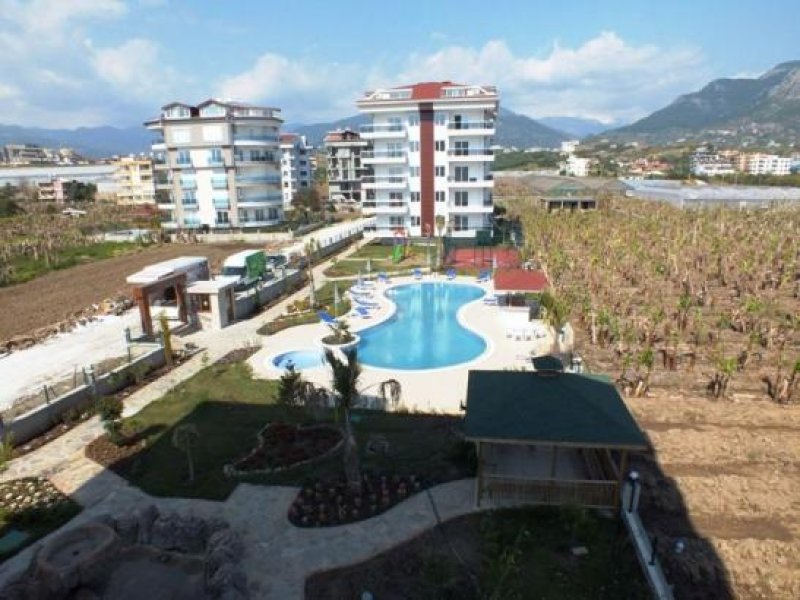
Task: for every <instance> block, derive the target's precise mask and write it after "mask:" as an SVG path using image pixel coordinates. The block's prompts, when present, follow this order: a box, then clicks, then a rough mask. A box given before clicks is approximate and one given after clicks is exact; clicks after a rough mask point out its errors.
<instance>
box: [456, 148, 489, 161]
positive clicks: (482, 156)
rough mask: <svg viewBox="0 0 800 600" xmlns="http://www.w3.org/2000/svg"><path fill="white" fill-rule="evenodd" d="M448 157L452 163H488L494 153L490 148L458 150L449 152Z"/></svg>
mask: <svg viewBox="0 0 800 600" xmlns="http://www.w3.org/2000/svg"><path fill="white" fill-rule="evenodd" d="M447 156H448V157H449V158H450V160H451V161H452V162H488V161H490V160H492V159H493V158H494V153H493V152H492V151H491V150H489V149H488V148H456V149H455V150H448V151H447Z"/></svg>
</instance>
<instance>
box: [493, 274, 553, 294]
mask: <svg viewBox="0 0 800 600" xmlns="http://www.w3.org/2000/svg"><path fill="white" fill-rule="evenodd" d="M549 285H550V282H549V281H547V276H546V275H545V274H544V273H543V272H542V271H527V270H525V269H498V270H496V271H495V272H494V289H495V291H497V292H541V291H543V290H544V289H545V288H547V287H548V286H549Z"/></svg>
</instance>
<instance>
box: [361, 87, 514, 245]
mask: <svg viewBox="0 0 800 600" xmlns="http://www.w3.org/2000/svg"><path fill="white" fill-rule="evenodd" d="M498 98H499V97H498V93H497V89H496V88H494V87H492V86H480V85H461V84H457V83H452V82H449V81H441V82H427V83H417V84H415V85H409V86H402V87H397V88H390V89H380V90H373V91H370V92H367V93H366V94H365V95H364V96H363V97H362V98H361V99H360V100H358V102H357V105H358V108H359V110H360V111H361V112H362V113H364V114H366V115H369V116H370V117H371V118H372V122H371V123H370V124H368V125H364V126H362V128H361V135H362V137H363V138H364V139H366V140H369V141H371V142H372V144H373V149H372V150H371V151H368V152H366V153H364V154H362V157H363V160H364V163H365V164H368V165H371V166H372V168H373V171H374V175H372V176H368V177H365V178H364V179H363V180H362V188H363V191H364V198H363V200H362V207H363V209H364V212H365V213H367V214H369V213H373V214H374V215H375V217H376V229H377V232H378V235H379V236H383V237H391V236H392V235H393V234H394V232H396V231H397V230H399V229H402V230H404V231H405V232H406V233H407V234H408V235H409V236H412V237H420V236H423V237H428V236H431V235H433V236H436V235H439V231H438V230H437V228H436V217H437V216H438V215H442V216H443V217H444V219H445V223H446V228H447V231H448V232H449V234H450V235H452V236H454V237H475V236H476V232H478V231H481V230H489V229H490V228H491V220H490V219H491V215H492V210H493V207H494V205H493V202H492V189H493V187H494V181H493V180H492V160H493V156H492V151H491V150H490V149H489V148H490V146H491V145H492V138H493V136H494V132H495V117H496V115H497V109H498Z"/></svg>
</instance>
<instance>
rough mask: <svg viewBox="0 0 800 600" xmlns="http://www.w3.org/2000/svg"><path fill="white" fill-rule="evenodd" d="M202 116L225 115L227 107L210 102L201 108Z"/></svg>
mask: <svg viewBox="0 0 800 600" xmlns="http://www.w3.org/2000/svg"><path fill="white" fill-rule="evenodd" d="M200 116H201V117H223V116H225V107H224V106H220V105H219V104H209V105H208V106H204V107H203V108H201V109H200Z"/></svg>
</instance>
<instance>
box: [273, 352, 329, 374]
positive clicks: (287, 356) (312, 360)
mask: <svg viewBox="0 0 800 600" xmlns="http://www.w3.org/2000/svg"><path fill="white" fill-rule="evenodd" d="M272 364H273V365H274V366H276V367H277V368H279V369H285V368H287V367H288V366H289V364H292V365H294V367H295V369H297V370H298V371H302V370H303V369H314V368H316V367H322V366H324V365H325V355H324V354H323V352H322V350H319V349H313V348H307V349H303V350H292V351H291V352H284V353H283V354H278V355H277V356H276V357H275V358H273V359H272Z"/></svg>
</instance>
